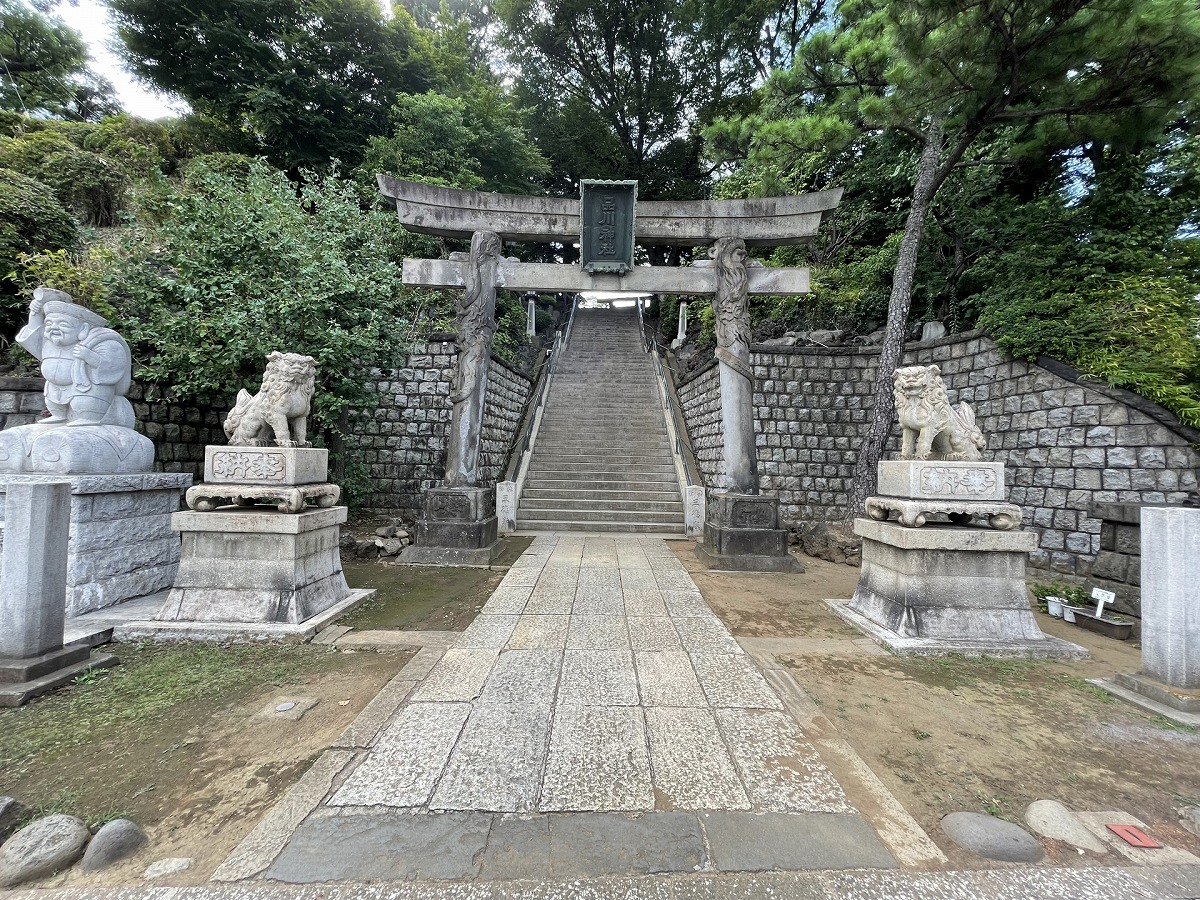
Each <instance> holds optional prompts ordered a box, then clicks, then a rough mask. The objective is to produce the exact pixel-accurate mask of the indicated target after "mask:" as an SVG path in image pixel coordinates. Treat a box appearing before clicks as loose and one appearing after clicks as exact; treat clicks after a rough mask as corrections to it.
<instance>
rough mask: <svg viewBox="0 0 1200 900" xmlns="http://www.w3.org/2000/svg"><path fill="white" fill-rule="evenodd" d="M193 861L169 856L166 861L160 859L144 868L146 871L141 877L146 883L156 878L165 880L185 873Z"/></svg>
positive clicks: (188, 858)
mask: <svg viewBox="0 0 1200 900" xmlns="http://www.w3.org/2000/svg"><path fill="white" fill-rule="evenodd" d="M194 862H195V860H194V859H192V858H191V857H188V856H169V857H167V858H166V859H160V860H157V861H156V862H152V863H150V865H148V866H146V871H145V872H143V873H142V877H143V878H145V879H146V880H147V881H153V880H155V879H156V878H165V877H167V876H168V875H178V874H179V873H180V872H186V871H187V870H188V869H190V868H191V867H192V864H193V863H194Z"/></svg>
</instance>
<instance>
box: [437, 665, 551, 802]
mask: <svg viewBox="0 0 1200 900" xmlns="http://www.w3.org/2000/svg"><path fill="white" fill-rule="evenodd" d="M513 652H518V651H513ZM529 652H532V651H529ZM550 709H551V708H550V707H549V706H545V705H541V704H532V705H523V704H514V703H488V704H482V703H479V704H476V705H475V708H474V711H473V712H472V713H471V716H470V718H469V719H468V720H467V724H466V727H465V728H464V729H463V733H462V736H461V737H460V738H459V740H458V743H457V745H455V747H454V751H453V752H452V753H451V754H450V761H449V763H447V765H446V770H445V773H444V774H443V775H442V778H441V781H440V782H439V783H438V787H437V790H436V791H435V792H434V795H433V799H432V800H431V801H430V803H429V808H430V809H462V810H487V811H497V812H524V811H526V810H529V809H532V808H533V806H534V804H535V803H536V801H537V793H538V783H539V781H540V778H541V774H542V767H543V765H544V764H545V759H546V738H547V736H548V733H549V731H550Z"/></svg>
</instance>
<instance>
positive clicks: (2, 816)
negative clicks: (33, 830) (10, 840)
mask: <svg viewBox="0 0 1200 900" xmlns="http://www.w3.org/2000/svg"><path fill="white" fill-rule="evenodd" d="M23 815H25V807H24V805H23V804H22V803H21V801H19V800H17V799H16V798H15V797H0V843H3V842H4V839H5V838H7V837H8V836H9V835H10V834H12V833H13V832H14V831H16V830H17V823H18V822H20V821H21V817H22V816H23Z"/></svg>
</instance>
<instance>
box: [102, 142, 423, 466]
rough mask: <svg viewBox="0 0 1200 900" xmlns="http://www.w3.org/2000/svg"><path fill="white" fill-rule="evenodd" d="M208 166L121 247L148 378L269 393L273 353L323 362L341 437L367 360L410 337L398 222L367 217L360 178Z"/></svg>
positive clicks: (330, 424) (127, 327) (328, 428)
mask: <svg viewBox="0 0 1200 900" xmlns="http://www.w3.org/2000/svg"><path fill="white" fill-rule="evenodd" d="M216 162H217V164H216V165H214V166H211V167H210V166H206V165H205V164H204V161H203V160H199V161H197V162H196V163H194V164H193V165H192V167H191V169H190V170H189V173H188V179H187V183H186V185H184V186H181V187H180V188H179V189H178V190H177V191H175V192H174V193H171V194H169V195H166V196H164V197H162V198H160V199H159V200H158V205H157V207H156V208H153V209H150V210H148V212H149V213H150V215H148V216H147V217H146V221H145V223H143V224H142V225H141V226H140V227H138V228H137V229H134V230H132V231H131V232H130V233H129V235H128V236H127V237H126V238H125V240H124V241H123V244H122V246H121V248H120V251H119V254H118V256H117V258H116V260H115V262H114V265H113V268H112V270H111V271H110V272H109V274H108V276H107V278H108V283H109V291H108V302H109V303H110V304H111V305H112V307H113V309H114V311H115V317H116V323H115V324H116V325H117V327H119V328H121V329H122V330H123V333H124V334H125V336H126V337H127V338H128V339H129V341H130V343H131V344H133V345H134V347H135V354H136V355H137V358H138V360H139V362H140V376H141V377H142V378H143V379H146V380H149V381H153V382H158V383H161V384H164V385H169V386H171V387H172V388H173V390H174V393H175V394H176V395H177V396H180V397H185V398H186V397H212V396H222V395H223V396H226V397H228V396H229V395H231V394H232V392H233V391H236V390H237V389H238V388H240V387H246V388H250V389H251V390H254V389H257V387H258V382H259V379H260V378H261V375H262V370H263V365H264V359H265V357H266V355H267V354H268V353H269V352H271V351H272V350H281V351H289V352H299V353H307V354H311V355H312V356H314V357H316V359H317V365H318V379H319V382H318V389H317V394H316V399H315V419H316V426H317V428H316V429H314V430H315V431H318V432H323V433H324V435H325V438H326V440H327V441H328V442H331V443H333V444H334V445H335V446H336V444H337V439H338V432H339V427H340V423H341V422H342V421H343V412H344V411H345V410H346V409H348V408H349V407H351V406H353V405H355V404H357V403H361V402H364V401H365V399H366V394H365V392H364V390H363V384H362V376H361V372H362V367H363V366H364V365H378V366H381V367H384V368H387V367H389V366H390V365H391V364H393V363H394V362H395V361H396V357H397V355H398V354H400V353H402V352H403V350H404V347H403V343H404V338H405V337H407V336H408V331H407V327H406V320H407V318H408V313H409V305H408V296H407V294H406V291H405V290H404V288H403V287H402V284H401V280H400V271H399V266H398V265H397V263H398V261H399V259H400V258H401V256H402V253H403V249H404V248H403V244H402V240H403V234H402V232H400V231H399V228H398V226H397V225H396V224H395V217H394V216H391V215H385V214H383V213H373V212H372V213H364V212H363V211H362V210H361V209H360V207H359V204H358V201H357V198H356V196H355V192H354V188H353V186H352V185H350V184H348V183H346V182H342V181H338V180H336V179H332V178H328V179H322V178H318V177H317V176H316V175H315V174H313V173H309V174H308V180H307V181H306V183H305V184H304V185H303V186H302V187H297V186H296V185H295V184H293V183H292V182H290V181H289V180H288V179H287V178H286V176H285V175H284V174H283V173H281V172H277V171H275V170H273V169H271V168H269V167H268V166H267V165H266V164H265V163H259V162H254V163H248V164H247V166H246V168H245V171H244V174H241V175H240V176H236V177H235V176H231V175H230V174H228V173H227V172H226V171H225V170H226V168H227V166H226V165H225V163H227V162H228V160H227V159H226V158H224V157H222V158H220V159H219V160H217V161H216Z"/></svg>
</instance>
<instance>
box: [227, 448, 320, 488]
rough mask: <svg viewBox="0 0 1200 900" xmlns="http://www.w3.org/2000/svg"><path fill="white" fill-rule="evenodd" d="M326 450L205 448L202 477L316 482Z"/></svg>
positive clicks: (273, 482) (253, 481)
mask: <svg viewBox="0 0 1200 900" xmlns="http://www.w3.org/2000/svg"><path fill="white" fill-rule="evenodd" d="M328 475H329V451H328V450H323V449H316V448H311V447H212V446H209V447H205V448H204V480H205V481H206V482H210V483H213V484H269V485H296V484H319V483H321V482H323V481H325V480H326V479H327V478H328Z"/></svg>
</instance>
